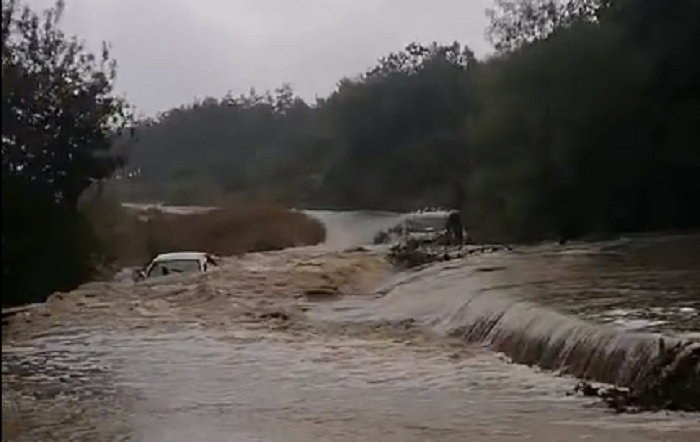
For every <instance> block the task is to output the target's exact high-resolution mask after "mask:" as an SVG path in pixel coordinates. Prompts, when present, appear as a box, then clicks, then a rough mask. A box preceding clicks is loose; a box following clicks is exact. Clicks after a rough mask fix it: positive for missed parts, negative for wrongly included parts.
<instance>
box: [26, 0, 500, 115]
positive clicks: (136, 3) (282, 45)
mask: <svg viewBox="0 0 700 442" xmlns="http://www.w3.org/2000/svg"><path fill="white" fill-rule="evenodd" d="M32 2H33V3H35V4H38V5H48V4H52V3H53V0H33V1H32ZM490 3H491V1H490V0H66V4H67V8H66V15H65V17H64V21H63V26H64V28H65V29H66V31H68V32H69V33H71V34H77V35H78V36H80V37H81V38H83V39H84V40H86V41H87V42H88V43H89V44H91V45H97V44H99V42H101V41H108V42H109V43H111V45H112V54H113V56H114V57H115V58H116V59H117V61H118V63H119V72H118V75H119V78H118V87H119V90H120V91H121V92H123V93H125V94H126V96H127V97H128V99H129V101H131V102H132V103H133V104H135V105H136V106H137V107H138V109H139V110H140V111H141V112H144V113H146V114H149V115H150V114H154V113H155V112H157V111H160V110H165V109H167V108H170V107H173V106H177V105H179V104H182V103H186V102H190V101H192V99H193V98H194V97H204V96H207V95H212V96H221V95H223V94H225V93H226V92H227V91H229V90H231V91H233V92H234V93H241V92H246V91H247V90H249V89H250V87H255V88H256V89H259V90H265V89H271V88H274V87H276V86H279V85H280V84H281V83H283V82H289V83H291V84H292V86H293V87H294V89H295V90H296V91H297V92H298V93H299V94H301V95H302V96H303V97H304V98H310V99H313V97H314V96H316V95H320V96H323V95H326V94H328V93H329V92H330V91H331V90H332V89H333V88H334V86H335V84H336V82H337V81H338V80H339V79H340V78H341V77H343V76H345V75H351V74H355V73H358V72H361V71H363V70H364V69H365V68H367V67H369V66H371V65H372V64H373V63H374V62H375V61H376V59H377V58H379V57H380V56H382V55H384V54H386V53H387V52H389V51H394V50H398V49H400V48H402V47H403V46H404V45H406V44H407V43H410V42H412V41H420V42H430V41H438V42H443V43H450V42H452V41H455V40H457V41H460V42H462V43H466V44H468V45H469V46H470V47H471V48H472V49H473V50H474V51H475V52H476V53H477V54H478V55H484V54H485V53H487V52H488V51H489V46H488V44H487V43H486V41H485V38H484V29H485V26H486V17H485V14H484V11H485V9H486V7H487V6H488V5H489V4H490Z"/></svg>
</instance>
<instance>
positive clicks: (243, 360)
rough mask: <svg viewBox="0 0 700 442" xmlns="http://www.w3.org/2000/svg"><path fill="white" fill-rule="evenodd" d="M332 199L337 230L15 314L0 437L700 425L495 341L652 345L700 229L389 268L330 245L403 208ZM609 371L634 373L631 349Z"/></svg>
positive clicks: (92, 288) (687, 298) (630, 435)
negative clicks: (618, 400) (583, 382)
mask: <svg viewBox="0 0 700 442" xmlns="http://www.w3.org/2000/svg"><path fill="white" fill-rule="evenodd" d="M321 216H324V215H321ZM330 216H331V217H333V218H334V219H332V220H330V221H329V220H328V216H326V220H327V222H329V223H333V226H334V228H335V230H332V229H333V228H331V229H330V232H331V235H329V244H327V245H326V246H325V247H315V248H307V249H301V250H294V251H283V252H275V253H265V254H255V255H249V256H246V257H243V258H240V259H231V260H229V261H227V262H225V263H224V264H223V265H222V268H220V269H217V270H215V271H213V272H211V273H210V274H207V275H196V276H193V277H189V278H187V277H179V278H178V277H172V278H169V279H164V280H161V281H155V282H153V283H142V284H138V285H134V284H131V283H126V282H122V283H111V284H106V283H100V284H97V283H95V284H91V285H87V286H85V287H83V288H81V289H79V290H77V291H76V292H73V293H70V294H66V295H63V296H60V297H54V298H53V299H52V300H51V301H50V302H49V303H48V305H47V306H46V307H44V308H41V309H37V311H35V312H32V313H31V314H28V315H26V316H20V317H18V318H16V323H15V324H12V325H11V327H10V329H9V331H6V330H3V356H2V370H3V393H2V395H3V440H15V441H20V440H38V441H148V442H159V441H169V442H179V441H187V442H190V441H193V440H201V441H212V442H218V441H232V442H237V441H252V442H255V441H275V442H276V441H285V442H286V441H289V442H295V441H314V440H319V441H359V440H381V441H409V442H410V441H446V442H449V441H457V440H459V441H464V440H474V441H485V442H488V441H522V440H532V441H574V440H596V441H598V440H600V441H613V440H615V441H634V442H638V441H641V442H643V441H691V440H692V441H695V440H698V438H699V437H700V422H698V418H697V415H692V414H682V413H671V414H666V413H659V414H640V415H625V416H621V415H615V414H611V413H610V412H609V411H607V410H606V409H603V408H601V407H600V406H599V405H597V404H596V403H595V402H594V401H592V400H590V399H584V398H580V397H573V396H567V394H566V393H567V391H568V390H570V389H571V387H572V386H573V384H574V383H575V380H574V379H572V378H569V377H567V376H556V375H554V374H553V373H552V372H550V371H541V370H539V369H537V368H530V367H528V366H526V365H519V364H513V363H510V360H509V359H508V358H506V357H505V356H501V355H500V354H498V353H495V352H493V351H491V350H489V348H493V347H494V346H496V347H498V346H499V345H500V346H501V347H498V348H501V349H506V347H508V348H507V349H506V350H507V351H506V353H508V352H510V353H513V354H516V356H517V355H518V353H517V352H515V351H514V349H518V348H525V347H527V348H529V349H530V350H528V351H523V352H521V353H520V356H522V357H523V358H525V357H530V358H535V356H533V355H537V358H541V359H542V360H541V361H540V360H538V361H528V363H533V364H534V365H538V364H539V365H546V362H547V360H551V361H554V359H555V358H554V357H553V356H552V354H554V353H556V357H557V358H559V359H557V360H558V361H561V360H562V358H564V359H566V357H569V355H571V354H574V352H573V351H572V350H571V348H569V350H568V353H566V352H565V349H566V345H564V344H567V343H568V344H567V345H573V344H571V343H572V342H574V343H577V344H576V345H575V346H574V347H575V348H576V349H577V350H576V351H583V350H582V349H583V348H584V347H585V346H583V345H582V344H581V342H587V343H589V344H590V346H591V348H594V347H595V346H596V345H600V344H602V346H603V347H605V348H606V349H608V350H609V351H610V354H609V355H607V356H610V355H613V356H614V354H613V353H614V350H615V349H616V348H617V349H631V348H636V349H637V351H640V352H641V351H642V350H643V349H645V348H647V347H646V344H647V343H648V342H654V341H651V340H648V339H647V338H648V337H649V336H652V337H654V335H650V333H658V332H663V333H664V334H666V335H667V336H670V337H673V336H679V335H681V334H683V333H685V334H690V335H689V336H691V337H692V336H694V335H692V333H697V332H698V331H700V325H699V324H698V315H697V310H696V309H697V308H698V301H699V299H700V294H698V287H700V284H699V282H700V280H699V279H698V273H700V272H699V271H698V269H700V259H699V260H698V261H693V260H694V259H696V257H695V256H694V255H693V253H694V252H693V250H700V247H698V249H694V248H692V247H690V248H689V249H688V250H690V251H687V250H685V249H684V247H683V246H685V245H688V244H691V242H690V241H689V240H684V241H681V242H676V243H674V242H673V241H675V240H674V239H668V240H663V241H661V242H658V243H656V245H654V246H653V247H652V246H644V247H641V248H640V247H639V246H638V244H639V243H640V242H626V241H618V242H615V243H605V244H598V245H595V246H589V245H587V246H577V245H573V246H570V247H567V248H564V249H561V248H554V247H551V246H542V247H540V248H527V249H523V250H516V252H514V253H510V254H502V255H496V254H494V255H484V256H479V257H470V258H468V259H467V260H466V261H464V262H450V263H446V264H442V265H439V266H435V267H431V268H428V269H425V270H421V271H418V272H413V273H410V274H403V275H391V274H390V270H389V269H388V268H387V266H386V264H385V263H384V260H383V259H382V257H381V255H380V254H379V253H378V252H373V251H370V250H355V251H346V252H343V251H330V250H332V249H338V248H339V247H346V246H350V245H355V244H357V243H358V242H363V241H365V240H366V239H367V238H371V235H373V233H374V232H376V230H379V229H381V228H385V226H384V225H385V224H386V223H388V222H390V215H389V214H384V215H381V216H378V217H365V218H362V217H361V216H360V215H359V214H352V215H351V216H350V217H347V218H343V216H342V215H339V214H331V215H330ZM339 218H342V220H340V221H339ZM358 218H359V219H362V220H363V221H362V222H357V221H356V220H357V219H358ZM353 219H354V220H355V221H353ZM341 221H342V222H341ZM353 226H359V227H356V228H355V230H352V229H353ZM377 226H379V227H378V228H377ZM695 241H697V239H695ZM353 243H354V244H353ZM647 244H648V242H647ZM695 244H697V243H695ZM650 247H651V248H650ZM652 249H653V250H652ZM654 250H664V253H665V254H666V258H664V259H659V260H658V261H656V260H655V258H654V257H655V256H657V255H656V253H655V252H654ZM669 250H670V252H669ZM669 256H671V257H673V259H672V258H669ZM484 324H488V325H489V326H488V327H486V326H485V325H484ZM545 337H546V339H547V341H546V343H547V345H550V347H547V346H546V345H544V344H541V342H544V341H542V339H545ZM536 339H540V341H537V342H540V344H538V345H539V346H534V345H529V346H528V345H525V344H526V343H532V342H535V341H536ZM654 339H655V337H654ZM669 339H670V338H669ZM596 340H598V341H596ZM559 341H561V342H562V343H564V344H562V346H561V347H557V346H556V345H557V342H559ZM547 348H549V349H550V350H548V351H544V350H546V349H547ZM552 348H554V349H557V352H558V353H557V352H554V353H553V350H551V349H552ZM572 348H573V347H572ZM532 349H534V350H532ZM605 356H606V354H603V353H601V352H598V353H597V357H600V358H601V360H602V359H604V357H605ZM623 359H624V358H623ZM540 362H545V364H542V363H540ZM625 364H627V365H625ZM554 365H556V364H554ZM593 365H595V364H593ZM603 365H604V364H603ZM613 365H614V364H613ZM585 368H586V369H587V370H589V368H588V366H587V367H585ZM594 368H595V366H594ZM612 368H614V369H615V370H617V371H616V372H622V373H623V375H622V376H621V377H620V379H622V378H624V377H625V376H627V378H629V379H631V375H630V373H631V371H632V368H633V365H629V364H628V363H625V362H624V361H622V362H621V363H620V365H619V366H614V367H612ZM595 369H596V370H598V371H601V370H608V372H609V371H610V370H611V366H610V365H609V363H608V365H607V366H606V367H603V368H600V367H598V368H595ZM590 370H593V368H590ZM615 370H613V371H615ZM625 370H628V373H627V374H625ZM594 371H595V370H594Z"/></svg>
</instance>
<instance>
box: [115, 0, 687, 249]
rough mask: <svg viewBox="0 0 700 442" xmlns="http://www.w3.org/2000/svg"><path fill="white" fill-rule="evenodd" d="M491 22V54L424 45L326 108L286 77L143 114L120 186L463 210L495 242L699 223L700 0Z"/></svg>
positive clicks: (614, 4)
mask: <svg viewBox="0 0 700 442" xmlns="http://www.w3.org/2000/svg"><path fill="white" fill-rule="evenodd" d="M489 15H490V18H491V24H490V28H489V30H488V33H489V36H490V38H491V40H492V42H493V44H494V47H495V49H496V52H495V54H494V55H492V56H490V57H489V58H487V59H485V60H478V59H476V58H475V56H474V54H473V53H472V52H471V51H470V49H469V48H468V47H467V46H464V45H460V44H458V43H455V44H451V45H439V44H435V43H433V44H425V45H423V44H418V43H414V44H410V45H408V46H407V47H406V48H404V49H403V50H400V51H398V52H395V53H391V54H388V55H386V56H385V57H383V58H382V59H380V60H379V61H378V62H377V64H376V66H374V67H372V68H370V69H368V70H367V71H366V72H364V73H361V74H359V75H356V76H353V77H347V78H343V79H340V81H339V83H338V86H337V89H336V90H335V91H334V92H333V93H332V94H330V96H328V97H326V98H324V99H320V100H318V101H316V102H314V103H308V102H305V101H304V100H302V99H301V98H299V97H298V96H296V95H295V94H294V91H293V90H292V88H291V87H290V86H288V85H285V86H282V87H280V88H279V89H278V90H275V91H271V92H266V93H256V92H254V91H252V92H251V93H250V94H249V95H246V96H238V97H236V96H226V97H223V98H206V99H203V100H199V101H197V102H195V103H192V104H189V105H184V106H181V107H179V108H177V109H172V110H170V111H167V112H165V113H163V114H161V115H158V116H157V117H155V118H153V119H150V120H147V121H143V122H142V123H141V125H140V127H139V130H138V131H137V137H136V140H135V141H134V142H133V143H132V144H131V145H130V146H129V149H128V151H127V153H128V159H129V169H128V172H127V173H129V174H131V175H132V176H134V177H133V178H131V179H128V180H126V179H122V180H120V181H119V183H120V186H119V188H120V189H121V191H122V192H123V195H124V197H125V198H127V199H132V200H160V201H169V202H173V203H185V204H191V203H195V204H196V203H199V204H206V203H212V202H213V203H215V202H216V201H219V200H221V199H226V198H240V199H253V200H257V199H263V200H271V199H274V200H281V201H285V202H288V203H290V204H295V205H299V206H306V207H328V208H361V209H399V210H401V209H413V208H416V207H420V206H423V205H434V204H439V205H445V204H447V205H453V206H454V205H459V206H461V207H462V208H463V209H464V213H465V216H466V218H467V220H468V225H469V226H471V228H472V230H473V231H478V232H479V234H480V236H482V237H502V238H512V239H535V238H541V237H547V236H551V235H553V234H556V235H560V234H564V235H566V236H577V235H583V234H586V233H590V232H615V231H628V230H649V229H667V228H686V227H696V226H699V225H700V205H698V204H697V201H700V124H699V123H700V59H698V57H697V56H695V55H694V54H695V52H696V51H697V48H699V47H700V2H698V1H697V0H674V1H657V0H566V1H555V0H499V1H497V2H496V4H495V6H494V7H493V9H491V10H490V11H489ZM312 68H313V67H310V69H312Z"/></svg>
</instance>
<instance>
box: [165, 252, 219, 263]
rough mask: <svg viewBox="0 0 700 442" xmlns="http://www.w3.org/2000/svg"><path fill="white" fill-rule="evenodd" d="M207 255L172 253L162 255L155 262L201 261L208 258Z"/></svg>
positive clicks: (202, 253)
mask: <svg viewBox="0 0 700 442" xmlns="http://www.w3.org/2000/svg"><path fill="white" fill-rule="evenodd" d="M206 256H207V254H206V253H204V252H171V253H161V254H160V255H158V256H156V257H155V259H153V262H163V261H182V260H185V261H189V260H195V261H199V260H202V259H204V258H206Z"/></svg>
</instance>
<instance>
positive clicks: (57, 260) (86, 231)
mask: <svg viewBox="0 0 700 442" xmlns="http://www.w3.org/2000/svg"><path fill="white" fill-rule="evenodd" d="M62 10H63V4H62V2H58V3H57V5H56V7H54V8H52V9H50V10H48V11H45V12H44V13H37V12H35V11H33V10H32V9H30V8H29V7H28V6H26V4H25V3H24V2H21V1H14V0H3V1H2V293H3V298H2V304H3V306H5V305H11V304H17V303H25V302H31V301H39V300H42V299H44V298H45V297H46V296H47V295H48V294H50V293H51V292H53V291H55V290H65V289H69V288H72V287H74V286H75V285H76V284H78V283H80V282H82V281H84V280H85V279H86V278H89V277H90V275H91V274H92V273H93V271H94V270H95V263H96V258H97V256H96V253H97V251H98V250H99V248H98V247H97V244H96V241H95V238H94V237H92V235H91V232H90V228H89V226H88V225H87V223H86V221H85V219H84V218H83V217H82V215H81V213H80V211H79V209H78V207H79V202H80V198H81V196H82V195H83V193H84V191H85V190H86V189H87V188H89V187H91V186H93V185H94V184H95V183H98V182H100V181H101V180H104V179H105V178H108V177H109V176H110V175H111V174H112V173H113V171H114V170H115V169H116V168H117V166H118V165H119V163H120V160H119V158H117V157H115V156H113V155H111V154H110V147H111V145H112V136H113V135H114V134H115V133H116V132H115V131H116V130H118V129H119V128H120V127H121V126H122V124H123V122H124V121H126V120H125V118H124V117H125V113H124V110H125V106H124V103H123V102H122V101H121V100H119V99H118V98H116V97H115V96H114V95H112V82H113V79H114V67H115V66H114V63H113V61H112V60H111V59H110V58H109V54H108V52H107V50H106V49H105V50H104V51H103V53H101V54H99V55H97V56H95V55H93V54H90V53H89V52H87V51H85V49H84V48H83V46H82V45H81V44H80V42H79V41H77V40H75V39H72V38H70V37H68V36H66V35H64V34H63V33H62V32H61V31H60V30H59V29H58V27H57V25H58V21H59V19H60V16H61V12H62Z"/></svg>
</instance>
